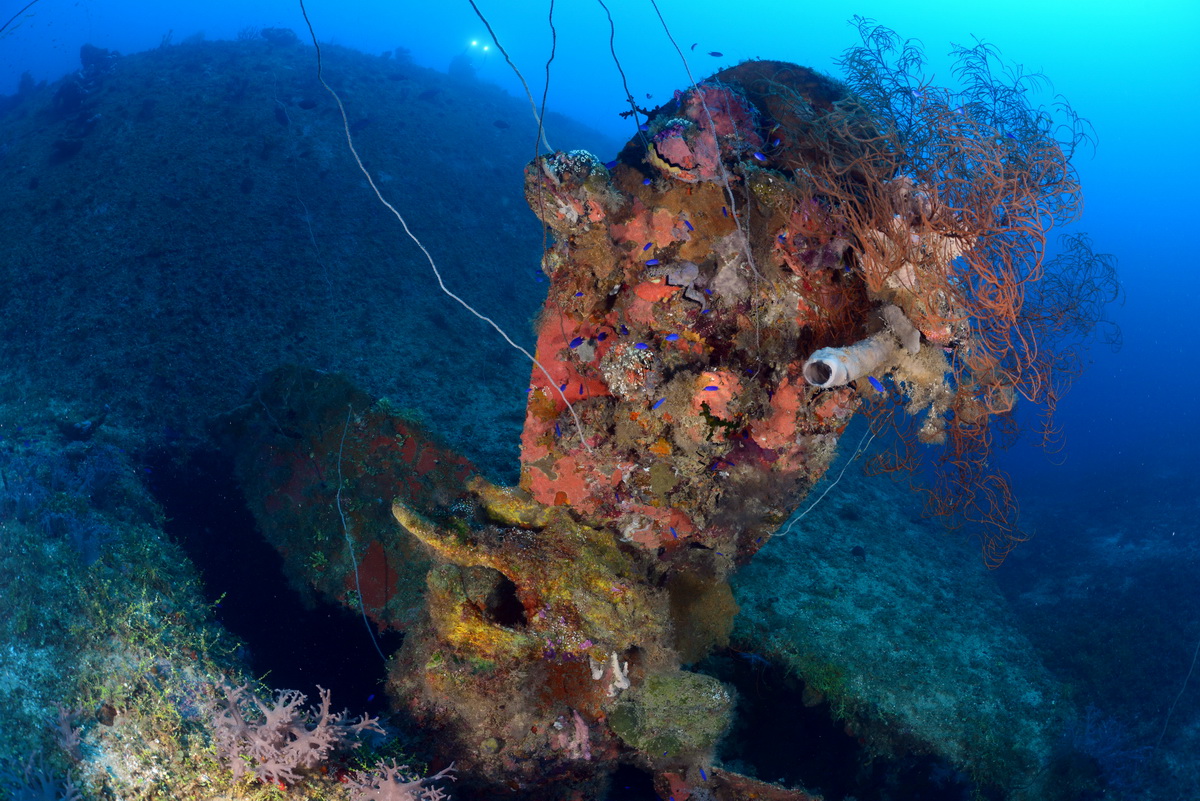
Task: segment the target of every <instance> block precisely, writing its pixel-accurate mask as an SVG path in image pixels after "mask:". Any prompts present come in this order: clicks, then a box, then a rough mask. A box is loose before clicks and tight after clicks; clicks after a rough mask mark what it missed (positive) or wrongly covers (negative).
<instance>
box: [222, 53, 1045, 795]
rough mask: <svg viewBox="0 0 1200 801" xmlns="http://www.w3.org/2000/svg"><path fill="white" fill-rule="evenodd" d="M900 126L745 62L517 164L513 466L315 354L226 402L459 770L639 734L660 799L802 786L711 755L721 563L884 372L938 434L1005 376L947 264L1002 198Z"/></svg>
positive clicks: (763, 528)
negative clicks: (541, 252)
mask: <svg viewBox="0 0 1200 801" xmlns="http://www.w3.org/2000/svg"><path fill="white" fill-rule="evenodd" d="M946 113H947V114H950V113H952V110H947V112H946ZM959 115H960V116H962V114H961V110H960V112H959ZM963 135H964V136H965V135H966V134H963ZM894 137H895V132H894V131H889V130H885V129H882V128H880V127H879V122H878V119H877V118H876V117H874V116H872V115H871V114H869V113H867V112H866V111H865V110H864V107H863V106H862V105H861V104H860V102H859V101H858V100H857V99H856V98H855V97H854V96H853V95H851V93H850V92H849V90H847V89H846V88H845V87H844V86H842V85H841V84H838V83H835V82H833V81H831V80H829V79H827V78H824V77H822V76H820V75H818V74H816V73H814V72H812V71H810V70H807V69H804V68H801V67H797V66H794V65H790V64H783V63H778V62H768V61H758V62H750V63H746V64H742V65H740V66H737V67H734V68H732V69H729V70H726V71H724V72H721V73H719V74H717V75H716V76H714V77H713V78H712V79H710V80H707V81H704V82H702V83H700V84H699V85H697V86H694V87H692V88H691V89H689V90H687V91H684V92H679V93H677V95H676V97H675V98H674V100H673V101H671V102H670V103H668V104H666V105H665V106H663V107H661V108H659V109H656V110H655V111H653V112H651V113H650V114H649V116H648V119H647V120H646V122H645V123H644V124H642V125H640V128H639V131H638V133H637V135H636V136H635V137H634V138H633V139H632V140H631V141H630V142H629V144H628V145H627V146H626V147H625V149H624V150H623V151H622V152H621V153H620V155H619V156H618V157H617V158H616V159H615V160H613V161H610V162H608V163H603V162H602V161H601V160H600V159H598V158H596V157H594V156H593V155H591V154H589V153H586V152H583V151H571V152H558V153H553V154H550V155H546V156H543V157H539V158H538V159H536V160H535V161H534V162H533V163H531V164H530V165H529V166H528V168H527V170H526V184H525V186H526V199H527V200H528V203H529V205H530V207H531V208H532V209H533V211H534V213H535V214H537V216H538V217H539V218H540V219H541V220H542V221H543V222H544V224H545V225H546V226H547V227H548V229H549V230H550V233H551V236H550V245H549V247H548V249H547V251H546V253H545V257H544V261H543V268H544V270H545V272H546V274H547V275H548V276H549V277H550V291H549V295H548V297H547V299H546V303H545V308H544V310H543V312H542V316H541V319H540V320H539V323H538V337H537V348H536V358H537V364H536V366H535V367H534V368H533V371H532V377H531V380H530V386H529V399H528V407H527V413H526V419H525V427H524V432H523V435H522V440H521V479H520V486H519V487H512V488H509V487H498V486H494V485H493V484H491V483H489V482H488V481H487V480H485V479H484V478H483V477H482V476H481V475H479V474H477V473H476V472H475V471H474V470H473V469H472V468H471V466H470V465H469V464H467V463H465V462H464V461H462V460H461V459H458V458H457V457H455V456H453V455H452V454H450V453H447V452H446V451H445V450H443V449H441V448H439V447H438V446H437V445H435V444H433V443H431V442H429V441H428V440H427V439H426V438H424V437H423V435H421V434H420V433H419V432H417V431H415V430H413V429H412V428H411V427H410V426H408V425H407V424H404V423H400V422H399V421H397V419H396V418H395V416H394V415H392V414H391V413H390V412H389V410H388V409H387V408H386V407H382V406H380V405H378V404H374V403H373V402H372V401H371V399H370V398H368V397H365V396H362V395H360V394H358V393H356V391H354V390H353V389H351V388H349V387H348V386H347V385H345V384H343V383H342V382H341V381H340V380H339V379H336V378H332V377H329V376H321V375H317V374H305V373H302V372H297V371H285V372H283V373H280V374H277V375H276V376H274V377H273V379H271V380H270V381H269V382H268V383H267V384H266V385H265V386H264V387H263V388H262V389H261V390H260V392H259V395H258V397H257V398H256V400H255V402H254V403H251V404H248V406H247V408H246V411H245V412H244V413H243V414H241V415H239V416H237V418H236V419H235V421H234V430H236V431H238V432H239V433H240V436H239V439H238V442H239V445H238V447H239V450H240V454H241V456H240V459H241V472H242V477H243V482H244V483H245V484H246V486H247V489H248V493H247V494H248V496H249V497H250V499H251V502H252V505H253V506H254V507H255V509H256V512H257V514H258V516H259V519H260V522H261V524H262V527H263V529H264V530H265V531H266V533H267V535H268V537H270V538H271V539H272V540H273V541H274V542H275V544H276V546H277V547H278V548H279V549H280V550H281V551H282V552H283V553H284V554H285V557H286V558H287V560H288V565H289V567H290V568H291V569H292V572H293V573H294V575H295V576H296V577H297V583H298V584H301V585H304V586H305V587H306V588H309V589H310V590H311V589H315V590H316V591H318V592H321V593H323V594H325V595H328V596H331V597H335V598H338V599H339V600H341V601H343V602H345V603H348V604H351V605H361V608H362V609H363V611H364V613H365V614H366V615H367V616H368V617H369V618H370V619H371V620H372V621H373V622H374V624H376V625H377V626H379V627H384V628H386V627H390V628H396V629H401V630H403V631H405V633H406V637H405V640H404V644H403V646H402V648H401V649H400V651H399V652H398V653H397V654H396V655H395V656H394V657H393V658H392V659H391V661H390V663H389V665H390V691H391V693H392V695H393V698H394V700H395V702H396V703H397V704H398V705H400V706H402V707H404V708H406V709H408V710H409V711H410V712H411V713H412V714H413V715H414V716H415V718H416V719H417V720H419V721H420V722H421V723H422V724H424V726H426V727H427V728H428V729H429V730H431V731H436V732H438V733H439V735H440V736H442V737H443V738H444V739H443V740H442V747H443V748H444V749H445V751H446V753H447V754H448V755H451V756H452V757H453V758H454V759H455V760H457V763H458V766H459V769H460V771H461V772H462V774H463V776H464V777H469V778H470V779H473V780H474V781H476V782H479V783H482V784H483V785H485V786H488V787H490V788H492V791H493V792H501V791H506V790H507V791H512V792H521V793H523V794H537V795H540V796H542V797H563V798H567V797H597V796H596V792H597V787H598V786H600V784H601V783H602V782H603V781H604V780H605V778H606V777H607V776H608V775H609V774H610V773H611V771H612V770H613V769H614V768H615V766H616V765H617V764H618V763H621V762H633V763H635V764H638V765H640V766H641V767H643V768H645V769H647V770H649V771H650V772H651V773H652V774H653V775H654V776H655V777H656V778H655V781H656V787H657V789H658V791H659V792H660V794H661V795H662V796H663V797H664V798H667V797H674V798H677V799H684V798H688V797H690V793H692V792H694V791H695V790H696V789H698V788H701V787H703V788H706V790H707V791H708V792H711V793H712V794H713V797H717V798H742V797H750V795H748V794H753V793H757V795H755V796H754V797H759V798H770V797H776V798H793V799H800V798H805V797H807V796H805V794H804V793H802V792H799V791H783V790H781V789H779V788H774V787H771V786H769V785H764V784H757V783H755V782H753V781H752V780H750V779H747V778H745V777H742V776H738V775H737V774H733V773H730V772H725V771H721V770H716V769H714V768H713V767H712V763H711V759H712V755H713V750H714V747H715V744H716V742H717V740H718V739H719V738H720V736H721V734H722V733H723V731H724V729H725V728H726V726H727V724H728V722H729V720H730V716H731V713H732V709H733V705H734V699H733V698H732V696H731V692H730V691H729V690H728V689H727V688H726V687H724V686H723V685H722V684H721V683H720V682H719V681H718V680H716V679H714V678H712V677H709V676H705V675H701V674H699V673H695V672H690V671H688V670H685V669H683V666H684V665H687V664H691V663H694V662H696V661H697V660H699V659H700V658H701V657H703V656H704V655H705V654H706V653H707V652H708V651H709V650H710V649H712V648H713V647H714V646H719V645H724V644H727V642H728V637H729V633H730V631H731V628H732V623H733V618H734V615H735V613H736V612H737V607H736V604H735V603H734V600H733V594H732V592H731V590H730V586H729V582H728V579H729V577H730V575H731V573H732V572H733V571H734V570H735V569H736V568H737V567H738V566H739V565H740V564H744V563H746V562H747V561H748V560H749V559H750V558H751V557H752V556H753V555H754V554H755V552H757V551H758V550H759V549H760V548H762V547H763V545H764V544H765V543H766V542H767V541H768V540H769V538H770V537H771V536H772V533H773V532H774V530H775V529H776V528H777V527H778V526H779V524H780V523H781V522H783V521H784V520H786V519H787V517H788V516H789V515H790V514H791V513H792V512H793V511H794V510H795V509H796V508H797V506H798V504H799V501H800V500H801V499H802V498H803V497H804V495H805V493H806V492H807V490H808V489H809V488H810V487H812V486H813V484H814V483H815V482H816V481H817V480H819V479H820V478H821V477H822V475H823V474H824V473H825V472H826V470H827V469H828V467H829V465H830V462H831V460H832V458H833V456H834V453H835V450H836V448H837V444H838V440H839V437H840V436H841V435H842V433H843V431H844V430H845V428H846V426H847V424H848V423H849V421H850V418H851V417H852V416H853V415H854V414H855V412H856V411H857V410H858V409H859V408H860V406H862V405H863V404H864V403H867V402H869V401H879V402H882V401H884V400H885V399H889V398H890V399H894V400H899V401H900V404H899V405H900V406H902V407H903V408H904V411H905V412H906V413H907V414H909V415H913V416H915V417H916V418H917V420H918V423H917V425H916V428H917V429H918V438H919V439H920V440H921V441H924V442H931V443H937V442H945V441H947V438H949V440H950V444H951V447H954V446H955V443H958V448H957V450H955V451H953V452H954V453H955V454H957V455H959V456H961V454H963V453H964V452H965V451H964V448H963V447H962V446H961V443H962V441H963V440H962V437H963V436H964V435H963V433H962V432H963V431H965V430H967V429H968V426H970V425H976V424H978V425H984V426H986V422H987V418H988V415H990V414H993V413H996V412H1000V411H1005V410H1006V407H1005V404H1007V405H1008V406H1011V403H1012V398H1013V395H1014V388H1013V387H1014V386H1019V382H1014V381H1010V380H1008V379H1007V378H1006V377H1005V376H1006V373H1005V364H1006V362H1005V358H1004V356H1003V354H1000V355H999V356H997V355H996V354H997V345H996V338H995V336H994V332H995V330H996V329H997V326H996V325H993V326H992V327H991V328H990V329H988V330H989V331H990V332H992V333H990V334H989V336H990V337H991V338H990V339H989V340H988V341H987V342H981V341H979V340H978V337H977V334H976V333H975V332H976V331H977V330H978V325H977V321H975V320H974V319H973V315H974V314H975V313H976V308H974V307H972V306H971V297H970V296H969V295H968V294H967V293H966V291H965V290H964V289H963V287H962V284H961V283H960V281H959V276H961V271H962V270H965V269H969V268H970V264H966V265H965V266H964V259H966V260H967V261H968V262H969V259H967V257H968V256H969V254H972V253H974V252H979V253H994V247H993V246H989V245H987V244H986V242H984V240H985V239H986V237H988V236H990V235H991V234H992V233H993V228H994V226H992V224H991V223H988V225H987V226H983V227H980V225H979V224H978V223H979V220H978V218H972V217H968V216H966V215H964V214H963V211H962V207H961V204H959V205H956V204H955V203H953V202H951V195H953V192H951V191H950V190H947V189H945V188H943V191H942V194H940V195H939V192H938V190H937V188H936V187H933V186H931V185H928V184H927V183H924V182H923V181H922V180H921V176H919V175H918V176H917V177H915V178H914V177H913V176H912V175H910V174H907V173H906V172H905V171H904V169H903V165H902V164H901V163H900V162H899V161H898V160H897V156H896V153H895V150H894V148H893V147H892V145H893V144H894V142H895V139H894ZM1002 144H1003V143H1002ZM1060 155H1061V154H1060ZM989 247H993V249H992V250H991V251H989V250H988V248H989ZM989 257H990V256H989ZM1011 267H1012V265H1011V264H1009V265H1008V268H1011ZM997 272H998V273H1003V270H998V271H997ZM1003 279H1004V276H1003V275H1001V279H1000V280H1001V283H1003ZM989 313H990V312H989ZM993 316H995V315H993ZM981 354H983V355H981ZM987 354H991V355H990V356H988V355H987ZM985 356H986V358H985ZM989 360H990V361H989ZM985 368H988V369H985ZM948 419H949V421H950V422H949V423H948ZM948 426H949V427H950V430H949V433H948ZM956 426H957V428H955V427H956ZM396 521H398V523H399V526H398V527H397V526H396V524H395V522H396ZM1001 550H1002V549H1001ZM351 557H353V558H351ZM530 797H531V796H530ZM705 797H708V796H705Z"/></svg>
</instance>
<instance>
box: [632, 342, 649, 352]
mask: <svg viewBox="0 0 1200 801" xmlns="http://www.w3.org/2000/svg"><path fill="white" fill-rule="evenodd" d="M634 347H635V348H637V349H638V350H649V348H650V346H649V345H647V344H646V343H645V342H638V343H637V344H636V345H634Z"/></svg>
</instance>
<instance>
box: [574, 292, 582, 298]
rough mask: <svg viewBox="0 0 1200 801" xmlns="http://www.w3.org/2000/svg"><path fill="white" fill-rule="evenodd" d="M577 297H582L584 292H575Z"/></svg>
mask: <svg viewBox="0 0 1200 801" xmlns="http://www.w3.org/2000/svg"><path fill="white" fill-rule="evenodd" d="M575 297H577V298H582V297H583V293H582V292H576V293H575Z"/></svg>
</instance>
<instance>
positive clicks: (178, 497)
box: [145, 451, 401, 715]
mask: <svg viewBox="0 0 1200 801" xmlns="http://www.w3.org/2000/svg"><path fill="white" fill-rule="evenodd" d="M145 461H146V467H147V478H148V482H147V483H148V486H149V488H150V491H151V492H152V493H153V494H154V496H155V498H156V499H157V500H158V502H159V503H160V504H161V505H162V507H163V510H164V512H165V513H166V515H167V523H166V525H165V529H166V531H167V533H168V534H170V535H171V536H172V537H173V538H174V539H175V540H176V541H177V542H178V543H179V544H180V545H181V546H182V547H183V548H184V550H185V551H186V552H187V555H188V557H189V558H190V559H191V560H192V563H193V564H195V565H196V567H197V569H198V570H199V571H200V576H201V580H202V582H203V589H204V594H205V597H206V598H207V600H208V601H209V602H210V603H215V604H216V606H215V615H216V618H217V620H218V621H219V622H220V623H221V624H222V625H224V626H225V627H226V628H227V629H228V630H229V631H230V632H231V633H232V634H233V635H234V636H235V637H237V638H238V639H239V640H240V641H241V642H242V643H243V644H244V653H243V654H242V657H243V659H244V660H245V662H246V664H247V665H248V666H249V667H250V670H251V671H252V672H253V674H254V675H255V676H256V677H260V678H262V680H263V681H264V682H265V683H266V684H268V685H269V686H271V687H274V688H278V689H295V690H300V691H301V692H304V693H306V694H307V695H308V696H309V698H310V699H315V697H316V687H317V685H320V686H322V687H324V688H326V689H328V690H330V691H331V692H332V698H333V704H334V707H335V708H337V709H341V708H349V709H350V711H351V714H354V715H357V714H360V713H362V712H371V713H373V714H380V713H381V712H383V711H384V710H385V708H386V698H385V697H384V693H383V692H382V686H383V681H384V678H385V675H386V669H385V666H384V664H383V662H382V661H381V660H380V658H379V654H378V653H376V651H375V648H374V646H373V645H372V644H371V640H370V637H369V635H368V632H367V629H366V627H365V625H364V623H363V619H362V617H361V616H360V615H358V614H356V613H354V612H352V611H350V610H349V609H346V608H344V607H342V606H338V605H334V604H330V603H324V602H317V603H316V604H315V605H310V607H307V608H306V606H305V604H304V603H303V602H302V600H301V598H300V596H299V595H298V594H297V593H296V592H295V591H294V590H293V589H292V588H291V587H290V586H289V585H288V582H287V578H286V576H285V575H284V572H283V560H282V559H281V558H280V557H279V554H277V553H276V552H275V550H274V549H273V548H272V547H271V546H270V545H269V544H268V543H267V542H266V541H265V540H264V539H263V538H262V536H261V535H260V534H259V532H258V529H257V527H256V525H255V522H254V517H253V515H251V513H250V510H249V509H248V508H247V507H246V504H245V502H244V501H243V499H242V494H241V491H240V490H239V489H238V485H237V481H236V479H235V478H234V475H233V465H232V462H231V461H230V460H229V459H228V458H226V457H225V456H224V455H222V454H220V453H217V452H193V453H187V454H181V453H179V452H176V451H157V452H154V453H150V454H148V455H147V457H146V460H145ZM377 636H378V637H379V640H380V647H381V648H382V649H383V652H384V653H385V654H388V653H391V652H393V651H395V649H396V648H397V647H398V646H399V644H400V641H401V636H400V635H398V634H395V633H391V632H384V633H382V634H378V635H377Z"/></svg>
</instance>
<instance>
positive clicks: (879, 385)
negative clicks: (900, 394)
mask: <svg viewBox="0 0 1200 801" xmlns="http://www.w3.org/2000/svg"><path fill="white" fill-rule="evenodd" d="M867 380H868V381H870V382H871V386H873V387H875V391H876V392H883V382H881V381H880V380H879V379H878V378H876V377H875V376H873V375H869V376H867Z"/></svg>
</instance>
